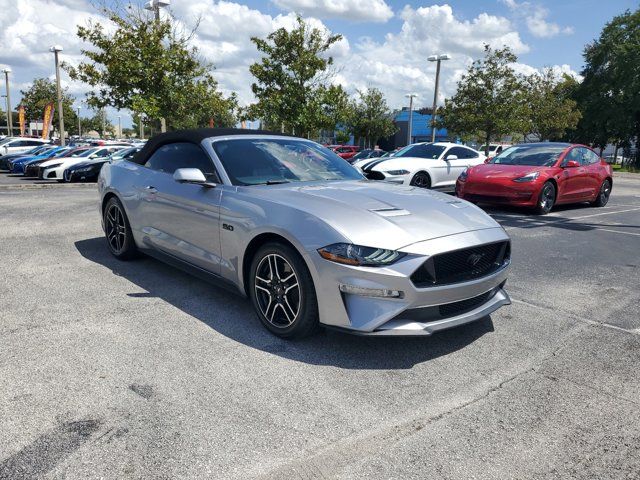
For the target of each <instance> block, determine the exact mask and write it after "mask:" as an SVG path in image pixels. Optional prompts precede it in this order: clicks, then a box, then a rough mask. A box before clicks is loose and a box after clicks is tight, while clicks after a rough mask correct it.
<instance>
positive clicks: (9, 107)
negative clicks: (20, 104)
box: [2, 67, 13, 136]
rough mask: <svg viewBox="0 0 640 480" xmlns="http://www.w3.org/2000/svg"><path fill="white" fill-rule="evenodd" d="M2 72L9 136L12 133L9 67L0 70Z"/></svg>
mask: <svg viewBox="0 0 640 480" xmlns="http://www.w3.org/2000/svg"><path fill="white" fill-rule="evenodd" d="M2 71H3V72H4V80H5V85H6V87H7V134H8V136H11V135H12V134H13V118H11V94H10V93H9V74H10V73H11V69H10V68H9V67H7V68H5V69H4V70H2Z"/></svg>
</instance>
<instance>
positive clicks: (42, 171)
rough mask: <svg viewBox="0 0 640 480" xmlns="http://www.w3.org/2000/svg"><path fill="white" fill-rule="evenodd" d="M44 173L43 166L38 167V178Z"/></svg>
mask: <svg viewBox="0 0 640 480" xmlns="http://www.w3.org/2000/svg"><path fill="white" fill-rule="evenodd" d="M43 173H44V168H43V167H38V178H40V179H41V178H42V175H43Z"/></svg>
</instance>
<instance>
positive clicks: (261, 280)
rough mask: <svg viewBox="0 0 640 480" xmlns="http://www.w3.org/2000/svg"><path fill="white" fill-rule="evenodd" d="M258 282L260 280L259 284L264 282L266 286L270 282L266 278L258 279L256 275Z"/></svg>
mask: <svg viewBox="0 0 640 480" xmlns="http://www.w3.org/2000/svg"><path fill="white" fill-rule="evenodd" d="M256 280H258V281H259V282H262V283H264V284H267V285H268V284H269V280H265V279H264V278H262V277H258V276H257V275H256Z"/></svg>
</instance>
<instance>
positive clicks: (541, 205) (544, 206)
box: [536, 182, 556, 215]
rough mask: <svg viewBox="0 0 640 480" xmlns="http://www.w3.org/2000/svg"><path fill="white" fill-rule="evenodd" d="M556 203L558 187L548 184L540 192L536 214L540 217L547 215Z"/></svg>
mask: <svg viewBox="0 0 640 480" xmlns="http://www.w3.org/2000/svg"><path fill="white" fill-rule="evenodd" d="M555 203H556V187H555V185H554V184H553V183H552V182H546V183H545V184H544V185H543V186H542V189H541V190H540V195H539V196H538V205H537V206H536V212H537V213H538V214H539V215H546V214H547V213H549V212H550V211H551V209H552V208H553V206H554V205H555Z"/></svg>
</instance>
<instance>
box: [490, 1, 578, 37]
mask: <svg viewBox="0 0 640 480" xmlns="http://www.w3.org/2000/svg"><path fill="white" fill-rule="evenodd" d="M501 1H502V3H504V4H505V5H506V6H507V7H508V8H509V9H510V10H511V11H513V12H514V14H515V15H516V16H517V17H518V18H522V19H524V21H525V24H526V25H527V29H528V30H529V32H530V33H531V34H532V35H533V36H535V37H538V38H552V37H555V36H557V35H560V34H563V35H570V34H572V33H573V27H570V26H569V27H561V26H560V25H558V24H557V23H554V22H549V21H547V17H548V16H549V11H548V10H547V9H546V8H544V7H543V6H542V5H540V4H537V3H531V2H526V1H525V2H521V3H518V2H517V1H516V0H501Z"/></svg>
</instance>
